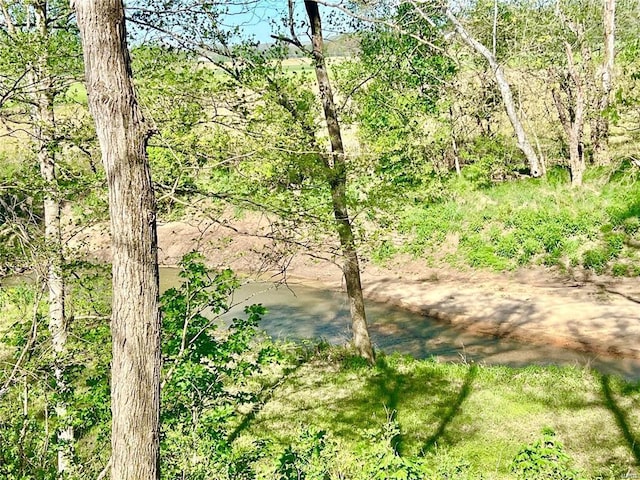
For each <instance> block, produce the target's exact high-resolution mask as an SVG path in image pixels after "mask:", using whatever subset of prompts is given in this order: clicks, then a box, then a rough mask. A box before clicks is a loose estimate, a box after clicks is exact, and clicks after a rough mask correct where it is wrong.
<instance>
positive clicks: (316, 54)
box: [304, 0, 375, 363]
mask: <svg viewBox="0 0 640 480" xmlns="http://www.w3.org/2000/svg"><path fill="white" fill-rule="evenodd" d="M304 6H305V9H306V11H307V16H308V17H309V24H310V26H311V40H312V55H313V61H314V68H315V73H316V78H317V81H318V89H319V90H320V98H321V101H322V108H323V111H324V117H325V120H326V122H327V131H328V133H329V141H330V143H331V154H330V155H323V160H324V163H325V167H326V168H327V170H328V175H327V177H328V181H329V187H330V190H331V204H332V207H333V214H334V216H335V220H336V229H337V231H338V236H339V237H340V245H341V247H342V253H343V255H344V266H343V273H344V279H345V283H346V286H347V296H348V297H349V308H350V310H351V329H352V333H353V344H354V346H355V348H356V350H357V352H358V354H359V355H360V356H362V357H363V358H365V359H366V360H367V361H368V362H369V363H373V362H374V360H375V356H374V353H373V347H372V345H371V339H370V338H369V330H368V327H367V317H366V312H365V308H364V298H363V296H362V283H361V280H360V264H359V261H358V252H357V249H356V243H355V236H354V234H353V229H352V227H351V220H350V218H349V211H348V209H347V197H346V189H347V172H346V163H345V162H346V158H345V152H344V146H343V143H342V132H341V130H340V122H339V121H338V114H337V111H336V106H335V103H334V100H333V91H332V89H331V82H330V81H329V75H328V72H327V65H326V62H325V59H324V53H323V52H324V38H323V35H322V22H321V19H320V11H319V9H318V4H317V3H316V2H315V1H312V0H305V2H304Z"/></svg>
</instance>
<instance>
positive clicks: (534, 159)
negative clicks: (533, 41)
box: [445, 8, 544, 177]
mask: <svg viewBox="0 0 640 480" xmlns="http://www.w3.org/2000/svg"><path fill="white" fill-rule="evenodd" d="M445 14H446V16H447V18H448V19H449V21H450V22H451V23H452V24H453V25H454V27H455V29H456V31H457V32H458V34H459V35H460V36H461V37H462V39H463V40H464V41H465V43H466V44H467V45H469V46H470V47H471V49H472V50H474V51H475V52H477V53H479V54H480V55H482V56H483V57H484V58H485V60H486V61H487V62H488V63H489V66H490V67H491V71H492V72H493V75H494V77H495V79H496V84H497V85H498V89H499V90H500V95H501V96H502V103H503V104H504V108H505V110H506V112H507V116H508V117H509V121H510V122H511V126H512V127H513V131H514V132H515V134H516V138H517V139H518V148H520V150H521V151H522V153H524V156H525V157H526V159H527V162H528V163H529V170H530V171H531V175H533V176H534V177H540V176H542V175H543V174H544V169H543V168H542V165H541V163H540V160H539V159H538V156H537V155H536V152H535V150H534V149H533V147H532V146H531V143H529V139H528V138H527V134H526V133H525V131H524V127H523V126H522V122H520V118H518V113H517V111H516V106H515V102H514V101H513V94H512V93H511V87H510V86H509V82H507V79H506V77H505V75H504V70H503V69H502V66H501V65H500V64H499V63H498V60H497V59H496V56H495V55H494V54H492V53H491V51H489V49H488V48H487V47H485V46H484V45H482V44H481V43H480V42H478V41H477V40H476V39H475V38H473V37H472V36H471V34H470V33H469V32H468V31H467V30H466V29H465V28H464V26H463V25H462V24H461V23H460V21H459V20H458V19H457V17H456V16H455V15H454V14H453V12H451V10H449V9H448V8H447V9H446V11H445Z"/></svg>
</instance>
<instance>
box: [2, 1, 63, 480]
mask: <svg viewBox="0 0 640 480" xmlns="http://www.w3.org/2000/svg"><path fill="white" fill-rule="evenodd" d="M23 6H24V8H25V10H26V11H28V9H29V4H28V3H27V2H25V3H24V5H23ZM32 8H33V14H34V16H35V29H36V34H37V35H38V39H39V41H40V44H41V47H42V53H41V54H40V56H39V58H38V59H37V60H36V63H35V65H30V66H29V68H28V70H27V71H28V73H27V77H28V80H29V94H30V97H31V102H32V108H31V118H32V121H33V124H34V132H33V133H34V138H35V139H36V140H35V141H36V154H37V158H38V164H39V167H40V175H41V177H42V180H43V182H44V189H45V191H44V201H43V210H44V238H45V248H46V252H45V255H46V268H47V288H48V291H49V302H48V305H49V332H50V333H51V339H52V344H53V363H54V364H53V373H54V378H55V389H56V397H57V401H56V405H55V412H56V415H57V416H58V418H59V424H60V425H61V426H60V427H59V430H58V432H57V437H58V443H59V449H58V465H57V470H58V475H60V476H62V475H68V474H70V473H71V472H72V471H73V453H72V450H73V427H71V426H70V425H67V423H68V422H67V405H66V402H65V400H64V397H65V393H66V390H67V388H68V386H67V385H66V383H65V380H64V361H65V357H66V354H67V334H68V331H67V329H68V325H67V317H66V314H65V280H64V275H63V272H62V270H63V265H64V253H63V245H62V229H61V225H60V215H61V209H62V208H61V200H60V192H59V188H58V179H57V173H56V170H57V169H56V160H55V156H54V153H53V152H54V146H55V145H54V142H55V138H54V134H55V129H56V120H55V115H54V111H53V96H54V93H53V85H52V81H51V75H50V71H49V65H48V63H49V58H48V53H47V52H48V49H47V45H48V43H49V26H48V24H47V12H48V3H47V1H46V0H43V1H41V2H35V3H33V6H32ZM0 10H1V11H2V14H3V16H4V19H5V25H6V28H7V33H8V34H9V36H11V37H14V39H15V38H16V37H17V36H18V35H19V33H18V28H17V27H16V25H14V23H13V20H12V17H11V15H10V13H9V8H8V6H7V4H6V2H4V1H2V2H0Z"/></svg>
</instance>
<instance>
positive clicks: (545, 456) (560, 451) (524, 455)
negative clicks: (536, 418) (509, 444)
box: [512, 429, 580, 480]
mask: <svg viewBox="0 0 640 480" xmlns="http://www.w3.org/2000/svg"><path fill="white" fill-rule="evenodd" d="M512 471H513V472H514V473H515V474H517V475H518V478H521V479H526V480H547V479H548V480H577V479H578V478H580V477H579V475H578V473H577V472H576V471H575V470H573V468H572V467H571V458H570V457H569V456H568V455H567V454H566V453H565V452H564V447H563V445H562V443H561V442H560V441H559V440H558V439H556V437H555V432H553V430H550V429H546V430H544V431H543V437H542V439H541V440H537V441H536V442H534V443H533V444H532V445H526V446H524V447H522V448H521V449H520V451H519V452H518V454H517V455H516V457H515V459H514V460H513V464H512Z"/></svg>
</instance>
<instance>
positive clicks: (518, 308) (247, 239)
mask: <svg viewBox="0 0 640 480" xmlns="http://www.w3.org/2000/svg"><path fill="white" fill-rule="evenodd" d="M269 231H270V227H269V222H268V221H267V219H266V218H263V217H260V216H253V217H246V218H245V219H244V220H240V221H235V220H234V221H233V223H232V224H231V223H229V224H226V225H220V224H207V223H185V222H171V223H166V224H162V225H160V226H159V228H158V237H159V259H160V262H161V264H163V265H167V266H170V265H175V264H177V262H178V261H179V259H180V258H181V257H182V255H183V254H185V253H187V252H189V251H192V250H194V249H197V250H199V251H201V252H202V253H203V254H204V255H205V257H206V259H207V262H208V263H209V265H211V266H216V267H221V266H224V267H231V268H233V269H234V270H236V271H238V272H242V273H246V274H250V275H252V274H253V275H260V276H262V278H264V277H265V276H267V277H272V278H273V279H274V280H282V279H283V278H287V279H289V280H296V281H299V282H301V283H305V284H307V285H310V286H320V287H325V288H332V289H333V288H342V286H343V282H342V273H341V270H340V268H339V265H338V264H337V263H336V262H339V259H338V258H334V259H332V258H331V256H330V255H328V254H323V253H320V252H316V254H315V255H312V256H310V255H308V254H302V253H300V254H298V255H296V256H294V257H293V258H291V256H290V255H284V256H283V255H281V254H282V253H284V252H282V251H279V249H281V248H282V247H277V246H276V245H274V244H273V243H272V242H271V241H270V240H268V239H265V238H264V236H265V235H267V234H268V233H269ZM74 243H75V244H76V245H77V246H81V248H82V249H83V250H84V251H85V252H86V253H87V254H88V255H90V256H92V257H94V258H98V259H101V260H103V261H108V260H109V259H110V252H109V238H108V234H107V232H106V229H105V228H104V227H103V228H94V229H91V230H89V231H87V232H86V233H85V234H84V235H83V236H82V237H81V238H76V239H75V241H74ZM327 250H330V249H327ZM312 253H313V252H312ZM285 267H286V269H285ZM362 277H363V287H364V292H365V296H366V297H367V298H370V299H373V300H377V301H382V302H388V303H392V304H394V305H397V306H398V307H401V308H406V309H409V310H412V311H415V312H419V313H423V314H425V315H429V316H431V317H435V318H437V319H439V320H441V321H444V322H448V323H451V324H453V325H455V326H457V327H460V328H464V329H468V330H470V331H474V332H478V333H483V334H487V335H495V336H500V337H506V338H511V339H517V340H521V341H525V342H531V343H537V344H554V345H558V346H564V347H568V348H572V349H576V350H581V351H586V352H592V353H598V354H605V355H617V356H624V357H630V358H640V282H638V279H615V280H614V279H607V278H596V277H588V276H587V275H585V274H581V276H580V278H570V277H569V276H566V275H565V276H562V275H560V274H558V273H556V272H554V271H552V270H549V269H543V268H532V269H527V270H523V271H518V272H509V273H500V274H498V273H491V272H478V271H467V272H460V271H454V270H452V269H451V268H447V267H442V268H430V267H427V266H426V265H425V264H424V263H423V262H420V261H419V260H415V259H411V258H397V259H396V260H394V261H393V262H391V263H389V264H388V265H386V266H385V267H379V266H375V265H372V264H370V263H364V264H363V275H362Z"/></svg>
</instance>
